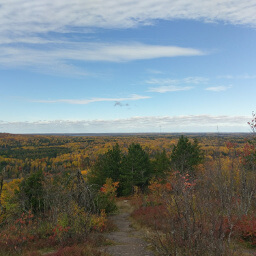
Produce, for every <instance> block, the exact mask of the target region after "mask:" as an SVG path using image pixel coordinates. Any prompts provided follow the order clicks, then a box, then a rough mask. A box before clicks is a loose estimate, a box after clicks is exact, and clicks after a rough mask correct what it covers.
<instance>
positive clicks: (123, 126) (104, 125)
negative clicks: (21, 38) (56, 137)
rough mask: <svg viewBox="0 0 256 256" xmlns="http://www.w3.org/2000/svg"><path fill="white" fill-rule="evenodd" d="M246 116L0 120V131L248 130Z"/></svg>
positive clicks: (247, 118)
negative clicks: (32, 120) (33, 120)
mask: <svg viewBox="0 0 256 256" xmlns="http://www.w3.org/2000/svg"><path fill="white" fill-rule="evenodd" d="M249 119H250V117H247V116H225V115H223V116H211V115H189V116H146V117H131V118H127V119H112V120H103V119H102V120H80V121H72V120H53V121H35V122H4V121H0V132H11V133H44V132H45V133H46V132H57V133H65V132H79V133H83V132H84V133H86V132H159V127H160V126H161V129H162V131H165V132H193V131H194V132H199V131H201V132H206V131H208V132H209V131H211V132H216V131H217V126H218V127H219V129H220V131H222V132H224V131H226V132H228V131H229V132H230V131H233V132H235V131H237V132H239V131H245V132H248V131H249V129H248V127H247V121H248V120H249Z"/></svg>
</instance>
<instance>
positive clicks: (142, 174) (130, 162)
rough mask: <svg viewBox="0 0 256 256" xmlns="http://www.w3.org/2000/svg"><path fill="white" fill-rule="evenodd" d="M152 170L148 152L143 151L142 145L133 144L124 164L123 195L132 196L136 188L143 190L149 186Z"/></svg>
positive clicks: (121, 185) (121, 186)
mask: <svg viewBox="0 0 256 256" xmlns="http://www.w3.org/2000/svg"><path fill="white" fill-rule="evenodd" d="M151 169H152V168H151V163H150V161H149V156H148V154H147V152H146V151H144V150H143V149H142V147H141V145H140V144H135V143H132V144H131V145H130V146H129V148H128V154H127V155H126V156H125V157H124V160H123V164H122V179H121V181H122V182H121V184H120V188H121V190H122V194H123V195H129V194H131V193H132V192H133V189H134V186H138V187H139V188H141V189H142V190H143V189H144V188H145V187H146V186H147V185H148V182H149V179H150V177H151V174H152V171H151Z"/></svg>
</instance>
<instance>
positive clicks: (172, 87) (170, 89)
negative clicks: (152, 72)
mask: <svg viewBox="0 0 256 256" xmlns="http://www.w3.org/2000/svg"><path fill="white" fill-rule="evenodd" d="M193 88H194V87H192V86H185V87H181V86H175V85H169V86H160V87H151V88H149V89H148V91H149V92H158V93H165V92H177V91H189V90H191V89H193Z"/></svg>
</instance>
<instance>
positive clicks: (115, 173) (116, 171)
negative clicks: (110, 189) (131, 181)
mask: <svg viewBox="0 0 256 256" xmlns="http://www.w3.org/2000/svg"><path fill="white" fill-rule="evenodd" d="M122 158H123V156H122V152H121V150H120V147H119V145H118V144H116V145H115V146H113V148H112V149H109V150H108V151H107V152H106V153H105V154H103V155H100V156H99V158H98V160H97V161H96V162H95V164H94V165H93V167H92V171H91V174H90V175H89V182H90V183H93V184H98V185H100V186H102V185H103V184H105V182H106V179H107V178H111V179H112V180H113V182H117V181H120V172H121V161H122Z"/></svg>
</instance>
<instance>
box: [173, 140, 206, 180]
mask: <svg viewBox="0 0 256 256" xmlns="http://www.w3.org/2000/svg"><path fill="white" fill-rule="evenodd" d="M202 161H203V153H202V151H201V149H200V147H199V145H198V141H197V140H196V139H194V142H193V143H191V142H190V141H189V139H188V138H187V137H185V136H183V135H182V136H181V137H180V138H179V141H178V144H177V145H176V146H174V148H173V150H172V153H171V166H172V168H173V169H174V170H177V171H179V172H180V173H182V174H185V173H188V174H190V175H191V176H194V175H195V172H194V170H195V167H196V166H197V165H198V164H200V163H202Z"/></svg>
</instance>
